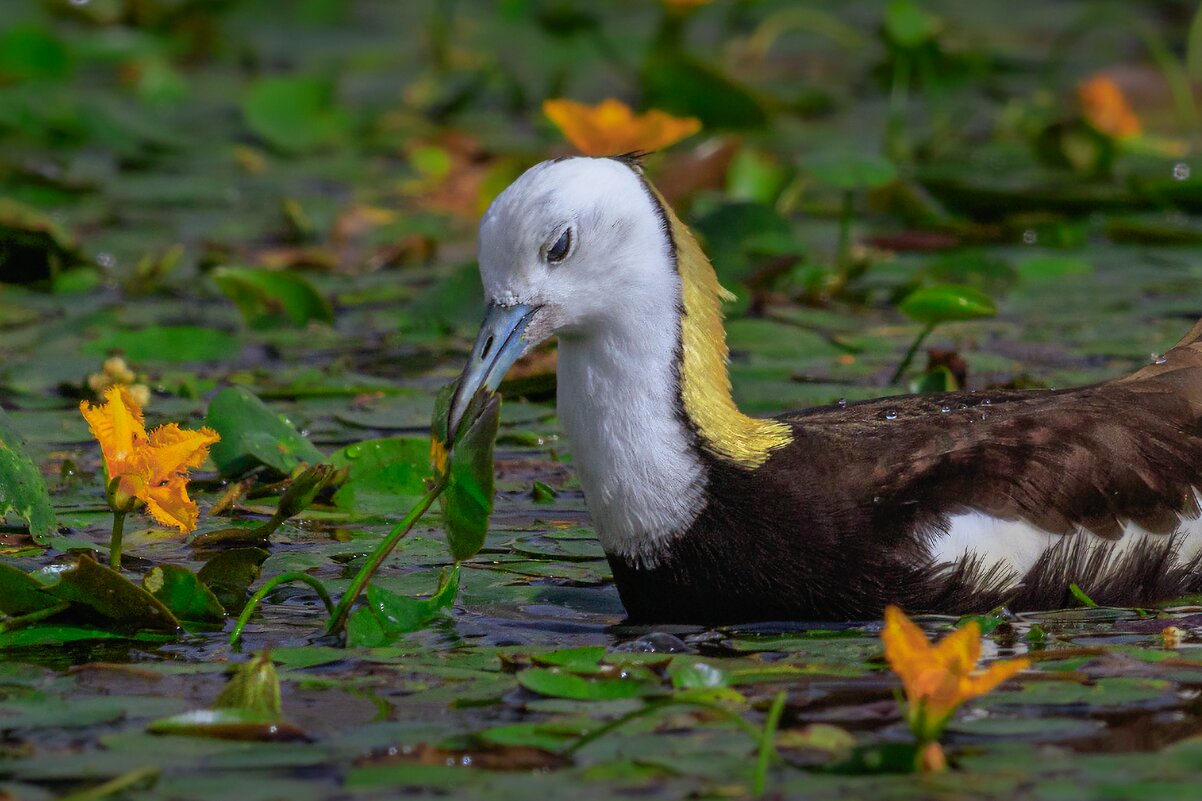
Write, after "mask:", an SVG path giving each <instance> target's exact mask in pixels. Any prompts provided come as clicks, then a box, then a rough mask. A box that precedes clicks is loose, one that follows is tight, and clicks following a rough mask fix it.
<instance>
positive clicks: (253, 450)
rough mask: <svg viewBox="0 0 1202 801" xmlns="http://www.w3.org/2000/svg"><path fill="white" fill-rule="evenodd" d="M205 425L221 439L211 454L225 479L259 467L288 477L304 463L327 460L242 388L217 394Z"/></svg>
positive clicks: (294, 428) (282, 419) (294, 429)
mask: <svg viewBox="0 0 1202 801" xmlns="http://www.w3.org/2000/svg"><path fill="white" fill-rule="evenodd" d="M205 423H206V424H207V425H208V426H209V427H211V428H213V429H214V430H215V431H216V432H217V433H218V434H220V435H221V441H220V442H217V443H215V444H214V445H213V447H212V448H211V449H210V451H209V453H210V455H211V456H212V458H213V462H214V464H216V465H217V469H219V470H220V471H221V474H222V475H225V476H238V475H241V474H243V473H245V472H247V471H249V470H252V469H254V468H255V467H258V466H259V465H266V466H268V467H271V468H273V469H275V470H276V471H278V472H280V473H285V474H287V473H291V472H292V471H293V470H295V469H296V468H297V467H299V466H300V465H301V464H303V463H304V464H314V463H316V462H320V461H322V460H323V459H324V458H325V457H324V456H323V455H322V453H321V451H319V450H317V448H315V447H313V443H311V442H309V440H307V439H306V438H305V437H303V436H301V434H300V433H299V432H298V431H297V430H296V427H295V426H293V425H292V423H291V422H290V421H289V420H287V419H286V418H285V417H283V416H282V415H278V414H276V413H275V412H273V411H271V409H269V408H267V406H266V405H265V404H264V403H263V401H261V400H259V399H258V398H256V397H255V396H254V395H253V394H252V393H251V392H250V391H249V390H246V389H243V388H242V387H228V388H226V389H223V390H221V392H219V393H217V396H216V397H215V398H213V400H212V402H211V403H210V404H209V411H208V414H207V415H206V416H205Z"/></svg>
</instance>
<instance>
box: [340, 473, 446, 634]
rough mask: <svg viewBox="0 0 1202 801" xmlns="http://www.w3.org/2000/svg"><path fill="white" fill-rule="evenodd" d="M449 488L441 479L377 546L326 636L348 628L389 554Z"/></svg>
mask: <svg viewBox="0 0 1202 801" xmlns="http://www.w3.org/2000/svg"><path fill="white" fill-rule="evenodd" d="M446 486H447V479H446V477H445V476H443V477H441V478H439V479H438V481H437V482H436V483H435V484H434V486H433V487H431V488H430V490H429V492H427V493H426V494H425V495H424V496H422V499H421V500H420V501H418V503H417V506H414V507H413V508H412V509H410V510H409V514H407V515H405V519H404V520H402V521H401V522H400V523H397V525H396V526H395V527H394V528H393V529H392V531H390V532H388V535H387V536H385V537H384V541H383V542H381V543H380V544H379V545H377V546H376V549H375V550H374V551H372V553H371V556H369V557H368V559H367V564H365V565H364V566H363V567H361V568H359V572H358V573H356V574H355V577H354V578H353V579H352V580H351V585H350V586H349V587H347V588H346V592H344V593H343V594H342V598H340V599H339V600H338V606H337V607H336V608H335V609H334V611H333V612H331V613H330V623H329V625H328V626H326V631H325V633H326V636H329V635H331V634H338V633H340V632H341V631H342V630H343V629H344V628H345V627H346V621H347V618H349V617H350V614H351V607H352V606H354V605H355V601H356V600H358V599H359V594H360V593H362V592H363V588H364V587H366V586H367V583H368V582H369V581H371V577H372V576H374V575H375V574H376V571H377V570H379V569H380V565H382V564H384V560H385V559H387V558H388V554H390V553H392V550H393V549H394V548H396V546H397V543H399V542H400V541H401V540H403V539H404V538H405V535H406V534H408V533H409V531H410V529H412V528H413V526H414V525H416V524H417V521H418V520H420V519H421V516H422V515H424V514H425V513H426V510H427V509H429V508H430V505H431V504H432V503H434V499H435V498H437V497H438V496H439V495H441V494H442V491H443V490H444V489H445V488H446Z"/></svg>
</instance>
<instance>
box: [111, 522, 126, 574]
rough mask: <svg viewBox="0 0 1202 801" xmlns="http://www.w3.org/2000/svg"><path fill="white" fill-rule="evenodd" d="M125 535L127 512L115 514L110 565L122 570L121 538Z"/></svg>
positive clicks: (114, 568)
mask: <svg viewBox="0 0 1202 801" xmlns="http://www.w3.org/2000/svg"><path fill="white" fill-rule="evenodd" d="M124 534H125V512H113V534H112V536H111V537H109V564H110V565H112V566H113V570H120V569H121V537H122V536H123V535H124Z"/></svg>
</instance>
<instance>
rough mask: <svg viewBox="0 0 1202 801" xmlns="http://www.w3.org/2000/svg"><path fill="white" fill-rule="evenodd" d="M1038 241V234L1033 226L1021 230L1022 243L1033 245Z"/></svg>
mask: <svg viewBox="0 0 1202 801" xmlns="http://www.w3.org/2000/svg"><path fill="white" fill-rule="evenodd" d="M1038 241H1039V234H1037V233H1035V229H1034V228H1028V229H1027V230H1025V231H1023V244H1024V245H1034V244H1035V243H1036V242H1038Z"/></svg>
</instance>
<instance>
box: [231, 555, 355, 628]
mask: <svg viewBox="0 0 1202 801" xmlns="http://www.w3.org/2000/svg"><path fill="white" fill-rule="evenodd" d="M290 581H300V582H303V583H305V584H308V585H309V586H310V587H312V588H313V591H314V592H316V593H317V597H318V598H320V599H321V602H322V604H323V605H325V608H326V612H327V613H333V611H334V601H333V599H332V598H330V593H329V592H327V591H326V587H325V585H324V584H322V583H321V582H320V581H318V580H317V579H315V578H313V577H312V576H310V575H307V574H305V573H281V574H280V575H278V576H272V577H271V579H270V580H268V582H267V583H266V584H264V585H263V586H262V587H260V588H259V590H258V592H256V593H255V594H254V595H252V596H250V600H249V601H247V602H246V606H244V607H243V608H242V614H241V615H239V616H238V622H237V623H235V624H234V630H233V631H232V632H230V645H234V644H236V643H237V642H238V640H239V638H241V637H242V629H243V628H245V627H246V623H247V621H249V620H250V616H251V615H252V614H253V613H254V611H255V609H257V608H258V606H259V604H260V603H262V602H263V599H264V598H266V597H267V595H268V594H269V593H270V592H271V591H272V590H274V589H275V588H276V587H278V586H280V585H281V584H286V583H288V582H290Z"/></svg>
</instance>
